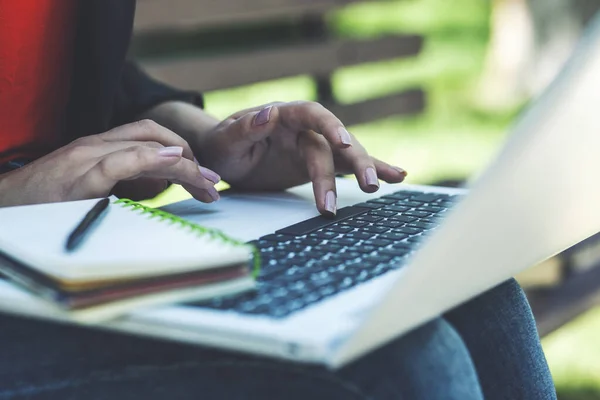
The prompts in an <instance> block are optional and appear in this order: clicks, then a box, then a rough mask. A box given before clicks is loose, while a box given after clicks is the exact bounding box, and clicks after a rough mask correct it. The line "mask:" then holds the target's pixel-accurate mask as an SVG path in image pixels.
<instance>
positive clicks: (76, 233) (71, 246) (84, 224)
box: [65, 198, 110, 251]
mask: <svg viewBox="0 0 600 400" xmlns="http://www.w3.org/2000/svg"><path fill="white" fill-rule="evenodd" d="M109 204H110V200H109V199H108V198H105V199H102V200H100V201H99V202H97V203H96V204H95V205H94V207H92V209H91V210H90V211H88V213H87V214H86V215H85V217H84V218H83V219H82V220H81V222H80V223H79V225H77V227H76V228H75V229H74V230H73V232H71V234H70V235H69V238H68V239H67V244H66V246H65V247H66V248H67V251H73V250H75V248H76V247H77V246H79V244H80V243H81V241H82V240H83V239H84V238H85V237H86V235H87V234H88V233H89V232H90V230H91V229H90V228H91V227H92V225H93V224H94V222H95V221H96V220H97V219H98V218H99V217H100V216H102V215H103V214H104V212H105V211H106V210H108V205H109Z"/></svg>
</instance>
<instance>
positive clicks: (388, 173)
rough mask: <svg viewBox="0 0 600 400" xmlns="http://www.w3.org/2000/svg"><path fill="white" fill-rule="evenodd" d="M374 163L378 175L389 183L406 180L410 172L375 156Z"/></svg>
mask: <svg viewBox="0 0 600 400" xmlns="http://www.w3.org/2000/svg"><path fill="white" fill-rule="evenodd" d="M373 164H375V169H376V171H377V176H378V177H379V178H380V179H382V180H384V181H385V182H387V183H400V182H402V181H404V179H405V178H406V176H407V175H408V173H407V172H406V171H405V170H404V169H402V168H400V167H395V166H392V165H390V164H388V163H385V162H383V161H380V160H378V159H376V158H373Z"/></svg>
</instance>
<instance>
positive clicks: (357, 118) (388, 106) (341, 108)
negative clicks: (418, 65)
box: [323, 89, 425, 125]
mask: <svg viewBox="0 0 600 400" xmlns="http://www.w3.org/2000/svg"><path fill="white" fill-rule="evenodd" d="M323 105H324V106H325V107H327V108H328V109H329V110H330V111H331V112H333V113H334V114H335V115H336V116H337V117H338V118H339V119H340V120H342V121H343V122H344V124H346V125H356V124H360V123H365V122H369V121H375V120H378V119H381V118H387V117H391V116H394V115H409V114H416V113H418V112H421V111H422V110H423V108H424V107H425V93H424V92H423V91H422V90H420V89H413V90H407V91H405V92H402V93H399V94H393V95H390V96H385V97H378V98H376V99H371V100H366V101H362V102H359V103H354V104H338V103H331V104H323Z"/></svg>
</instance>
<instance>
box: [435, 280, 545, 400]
mask: <svg viewBox="0 0 600 400" xmlns="http://www.w3.org/2000/svg"><path fill="white" fill-rule="evenodd" d="M446 318H447V319H448V321H450V323H451V324H452V325H453V326H454V327H455V328H456V330H457V331H458V332H459V333H460V335H461V337H462V338H463V340H464V342H465V343H466V345H467V348H468V349H469V352H470V354H471V357H472V358H473V362H474V363H475V366H476V368H477V373H478V376H479V380H480V382H481V386H482V388H483V391H484V394H485V396H486V399H491V400H496V399H497V400H500V399H502V400H504V399H506V400H514V399H527V400H537V399H540V400H542V399H544V400H546V399H556V394H555V390H554V384H553V382H552V376H551V375H550V370H549V368H548V364H547V362H546V358H545V356H544V352H543V350H542V346H541V343H540V339H539V335H538V331H537V328H536V324H535V320H534V317H533V314H532V312H531V308H530V307H529V303H528V302H527V298H526V297H525V293H524V292H523V290H522V289H521V287H520V286H519V285H518V283H517V282H516V281H515V280H514V279H511V280H509V281H507V282H504V283H503V284H501V285H499V286H497V287H495V288H493V289H492V290H490V291H488V292H486V293H484V294H482V295H481V296H479V297H477V298H475V299H473V300H471V301H469V302H467V303H465V304H464V305H462V306H460V307H458V308H456V309H454V310H452V311H451V312H449V313H448V314H447V315H446Z"/></svg>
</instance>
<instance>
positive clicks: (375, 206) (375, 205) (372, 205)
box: [353, 203, 385, 210]
mask: <svg viewBox="0 0 600 400" xmlns="http://www.w3.org/2000/svg"><path fill="white" fill-rule="evenodd" d="M384 205H385V204H382V203H358V204H355V205H354V206H353V207H360V208H368V209H370V210H377V209H378V208H381V207H383V206H384Z"/></svg>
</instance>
